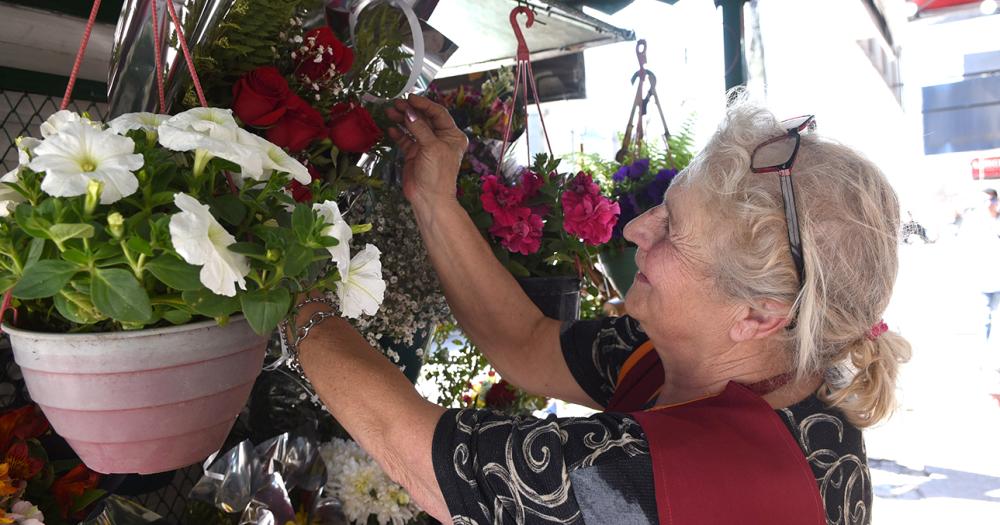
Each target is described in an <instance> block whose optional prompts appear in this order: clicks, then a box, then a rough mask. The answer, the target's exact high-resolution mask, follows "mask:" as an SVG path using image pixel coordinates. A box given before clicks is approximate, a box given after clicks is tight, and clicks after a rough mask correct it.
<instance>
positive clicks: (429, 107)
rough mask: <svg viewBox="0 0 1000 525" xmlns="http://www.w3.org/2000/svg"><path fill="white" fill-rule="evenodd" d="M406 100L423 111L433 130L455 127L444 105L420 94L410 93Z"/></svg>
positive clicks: (419, 110) (414, 107) (416, 108)
mask: <svg viewBox="0 0 1000 525" xmlns="http://www.w3.org/2000/svg"><path fill="white" fill-rule="evenodd" d="M406 102H407V103H408V104H409V106H411V107H412V108H413V109H415V110H417V111H418V112H420V113H423V114H424V116H426V117H427V120H428V122H430V125H431V127H433V128H434V129H435V130H445V129H451V128H457V126H455V121H454V120H452V118H451V114H450V113H448V110H447V109H444V106H441V105H440V104H436V103H434V102H432V101H431V99H429V98H427V97H422V96H420V95H410V96H409V97H407V99H406ZM397 107H398V106H397Z"/></svg>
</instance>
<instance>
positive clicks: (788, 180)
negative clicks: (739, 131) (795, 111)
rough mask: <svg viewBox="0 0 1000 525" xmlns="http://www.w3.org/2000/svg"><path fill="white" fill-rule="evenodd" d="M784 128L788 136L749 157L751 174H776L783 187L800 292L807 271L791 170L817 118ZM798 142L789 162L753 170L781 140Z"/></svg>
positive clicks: (809, 117)
mask: <svg viewBox="0 0 1000 525" xmlns="http://www.w3.org/2000/svg"><path fill="white" fill-rule="evenodd" d="M781 124H782V126H784V127H785V133H784V134H782V135H778V136H777V137H774V138H771V139H768V140H766V141H764V142H763V143H761V144H760V145H758V146H757V147H756V148H754V150H753V153H751V155H750V171H751V172H752V173H777V174H778V181H779V182H780V184H781V200H782V202H783V203H784V208H785V222H786V223H787V225H788V248H789V251H790V252H791V254H792V262H794V263H795V270H796V271H797V272H798V275H799V288H800V289H801V288H802V286H803V285H804V284H805V280H806V269H805V259H804V258H803V256H802V232H801V230H800V229H799V217H798V209H797V208H796V207H795V187H794V186H793V185H792V176H791V175H792V166H794V165H795V158H796V156H798V153H799V146H800V145H801V144H802V137H801V133H802V132H804V131H811V130H813V129H815V128H816V116H815V115H802V116H800V117H795V118H790V119H786V120H783V121H781ZM789 139H794V140H795V147H793V148H792V151H791V154H790V155H789V157H788V159H787V160H785V161H784V162H782V163H779V164H772V165H768V166H761V167H754V158H755V157H756V156H757V152H758V151H760V149H761V148H763V147H765V146H767V145H769V144H774V143H775V142H779V141H782V140H789Z"/></svg>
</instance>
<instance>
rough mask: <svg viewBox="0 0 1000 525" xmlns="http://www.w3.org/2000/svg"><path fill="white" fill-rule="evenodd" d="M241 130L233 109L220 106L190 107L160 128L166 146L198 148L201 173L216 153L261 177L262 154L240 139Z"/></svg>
mask: <svg viewBox="0 0 1000 525" xmlns="http://www.w3.org/2000/svg"><path fill="white" fill-rule="evenodd" d="M239 131H240V128H239V126H238V125H237V124H236V121H235V120H234V119H233V114H232V111H230V110H228V109H219V108H194V109H189V110H187V111H185V112H184V113H179V114H177V115H174V116H173V117H170V118H169V119H167V120H166V121H164V122H163V124H160V127H159V128H157V133H158V134H159V136H160V137H159V140H160V144H162V145H163V147H165V148H167V149H169V150H173V151H194V152H195V173H198V174H200V173H201V169H202V168H204V165H205V164H207V163H208V161H209V160H211V158H212V157H219V158H222V159H226V160H228V161H230V162H233V163H235V164H237V165H239V166H240V169H241V174H242V175H243V176H244V177H250V178H252V179H257V180H260V178H261V177H263V173H264V172H263V166H262V161H261V155H260V153H258V152H257V151H256V150H255V149H254V148H253V147H248V146H246V145H244V144H240V143H239V133H238V132H239Z"/></svg>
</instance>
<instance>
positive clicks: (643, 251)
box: [625, 186, 735, 344]
mask: <svg viewBox="0 0 1000 525" xmlns="http://www.w3.org/2000/svg"><path fill="white" fill-rule="evenodd" d="M694 197H695V194H694V192H693V191H692V190H690V189H687V188H684V187H676V186H675V187H672V188H670V190H668V191H667V194H666V198H665V199H664V201H663V204H662V205H660V206H657V207H656V208H653V209H651V210H649V211H647V212H646V213H644V214H642V215H640V216H639V217H637V218H635V219H634V220H632V221H631V222H629V223H628V225H627V226H626V227H625V238H626V239H628V240H629V241H631V242H633V243H635V244H636V246H637V247H638V251H637V253H636V256H635V261H636V265H637V266H638V267H639V273H637V274H636V276H635V281H634V282H633V283H632V287H631V288H630V289H629V291H628V294H627V296H626V297H625V306H626V309H627V310H628V313H629V315H631V316H632V317H634V318H635V319H637V320H638V321H640V322H641V323H643V326H644V328H645V329H646V331H647V332H650V333H651V335H653V334H655V335H656V336H659V337H661V338H669V339H668V340H669V341H670V342H671V344H673V343H680V344H683V343H693V342H695V340H696V339H699V338H702V337H705V336H708V335H711V334H713V333H714V334H721V333H722V331H728V324H729V323H727V322H726V321H727V320H730V321H731V316H732V314H733V313H734V311H735V310H734V308H735V305H734V304H733V303H732V302H730V301H726V300H725V299H724V298H723V297H722V294H721V293H720V292H719V291H718V290H717V288H716V287H715V286H714V283H713V281H712V280H711V279H710V278H709V277H708V276H707V275H706V273H705V269H706V268H707V261H706V254H707V253H708V251H707V250H706V244H705V239H706V235H707V234H709V233H710V232H708V231H707V226H706V221H705V220H704V219H705V218H706V217H705V215H704V214H705V213H707V212H706V211H705V210H703V209H702V207H701V206H700V205H699V203H698V201H697V200H696V199H695V198H694Z"/></svg>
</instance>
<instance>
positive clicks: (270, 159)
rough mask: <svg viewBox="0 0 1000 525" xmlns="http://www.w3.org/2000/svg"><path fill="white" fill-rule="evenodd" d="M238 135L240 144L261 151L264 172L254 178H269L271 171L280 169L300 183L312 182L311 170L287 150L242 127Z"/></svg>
mask: <svg viewBox="0 0 1000 525" xmlns="http://www.w3.org/2000/svg"><path fill="white" fill-rule="evenodd" d="M238 137H239V142H240V144H243V145H245V146H250V147H253V148H256V149H257V150H258V152H259V153H260V160H261V166H262V167H263V173H262V174H261V175H260V177H251V178H253V179H254V180H267V179H269V178H271V172H273V171H280V172H283V173H287V174H289V175H291V176H292V179H294V180H297V181H298V182H299V184H309V183H310V182H312V176H311V175H309V170H308V169H307V168H306V167H305V166H303V165H302V163H301V162H299V161H297V160H295V159H293V158H292V157H291V156H290V155H288V154H287V153H285V150H283V149H281V148H279V147H278V146H275V145H274V144H272V143H271V142H270V141H268V140H266V139H263V138H261V137H258V136H257V135H254V134H253V133H250V132H249V131H245V130H242V129H241V130H239V133H238Z"/></svg>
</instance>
